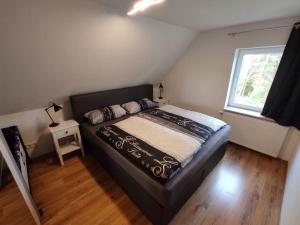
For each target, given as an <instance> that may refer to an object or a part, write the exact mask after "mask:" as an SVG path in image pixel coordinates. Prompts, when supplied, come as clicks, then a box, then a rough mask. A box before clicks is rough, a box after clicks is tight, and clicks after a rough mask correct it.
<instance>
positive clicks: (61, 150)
mask: <svg viewBox="0 0 300 225" xmlns="http://www.w3.org/2000/svg"><path fill="white" fill-rule="evenodd" d="M49 131H50V133H51V135H52V139H53V142H54V146H55V150H56V152H57V155H58V158H59V161H60V164H61V165H62V166H63V165H64V161H63V155H65V154H68V153H70V152H73V151H76V150H79V149H80V150H81V154H82V156H84V149H83V146H82V141H81V136H80V131H79V124H78V123H77V122H76V121H75V120H68V121H63V122H61V123H60V124H59V125H58V126H56V127H49ZM72 136H73V138H72ZM71 138H72V139H71ZM66 139H69V140H68V141H66ZM63 140H64V142H63Z"/></svg>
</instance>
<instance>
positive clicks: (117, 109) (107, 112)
mask: <svg viewBox="0 0 300 225" xmlns="http://www.w3.org/2000/svg"><path fill="white" fill-rule="evenodd" d="M124 115H126V111H125V110H124V109H123V108H122V107H121V106H120V105H111V106H108V107H104V108H102V109H96V110H93V111H90V112H87V113H86V114H84V117H85V118H87V119H88V121H89V122H90V124H92V125H96V124H99V123H102V122H104V121H110V120H113V119H116V118H120V117H122V116H124Z"/></svg>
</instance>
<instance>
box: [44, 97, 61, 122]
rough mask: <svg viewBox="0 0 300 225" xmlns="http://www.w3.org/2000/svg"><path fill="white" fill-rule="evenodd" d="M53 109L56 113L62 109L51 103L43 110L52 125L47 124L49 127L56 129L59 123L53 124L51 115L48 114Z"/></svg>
mask: <svg viewBox="0 0 300 225" xmlns="http://www.w3.org/2000/svg"><path fill="white" fill-rule="evenodd" d="M51 108H53V110H54V112H57V111H59V110H62V107H61V106H59V105H57V104H55V103H54V102H51V103H50V104H49V106H48V108H46V109H45V111H46V113H47V114H48V116H49V118H50V119H51V121H52V123H51V124H49V127H56V126H58V125H59V123H55V122H54V120H53V118H52V117H51V115H50V114H49V112H48V110H49V109H51Z"/></svg>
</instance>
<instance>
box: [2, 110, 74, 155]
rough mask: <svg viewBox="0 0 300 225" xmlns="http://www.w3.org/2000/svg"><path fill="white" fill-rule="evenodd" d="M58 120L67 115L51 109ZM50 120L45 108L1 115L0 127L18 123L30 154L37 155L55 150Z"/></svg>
mask: <svg viewBox="0 0 300 225" xmlns="http://www.w3.org/2000/svg"><path fill="white" fill-rule="evenodd" d="M66 107H67V106H66ZM50 113H51V114H52V115H53V117H54V118H55V120H56V121H61V120H63V119H65V118H69V117H66V116H65V115H64V114H63V111H59V112H57V113H54V112H53V111H50ZM49 123H50V120H49V118H48V116H47V115H46V112H45V111H44V109H43V108H40V109H35V110H29V111H25V112H18V113H12V114H7V115H1V116H0V128H3V127H8V126H14V125H17V126H18V128H19V130H20V132H21V135H22V138H23V140H24V143H25V145H27V150H28V151H29V155H30V156H32V157H37V156H40V155H43V154H45V153H48V152H51V151H53V150H54V146H53V144H52V140H51V136H50V134H49V131H48V129H47V128H48V124H49Z"/></svg>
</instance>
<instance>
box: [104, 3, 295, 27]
mask: <svg viewBox="0 0 300 225" xmlns="http://www.w3.org/2000/svg"><path fill="white" fill-rule="evenodd" d="M99 1H102V2H105V3H106V4H110V5H111V6H114V7H116V8H119V9H120V10H122V11H123V13H125V12H126V11H127V9H128V8H129V6H130V4H132V2H133V1H132V0H99ZM142 15H146V16H150V17H153V18H155V19H159V20H162V21H165V22H168V23H171V24H177V25H181V26H185V27H189V28H192V29H196V30H198V31H202V30H209V29H214V28H220V27H226V26H233V25H238V24H244V23H252V22H257V21H262V20H271V19H277V18H284V17H292V16H298V15H300V1H299V0H165V2H164V3H162V4H160V5H157V6H154V7H152V8H151V9H148V10H146V11H144V12H143V13H142Z"/></svg>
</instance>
